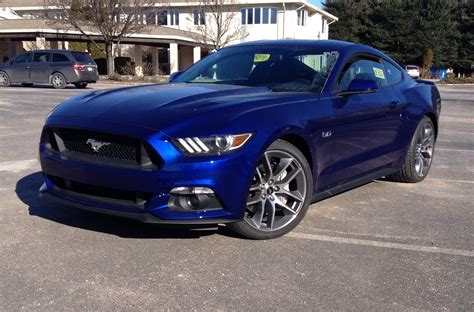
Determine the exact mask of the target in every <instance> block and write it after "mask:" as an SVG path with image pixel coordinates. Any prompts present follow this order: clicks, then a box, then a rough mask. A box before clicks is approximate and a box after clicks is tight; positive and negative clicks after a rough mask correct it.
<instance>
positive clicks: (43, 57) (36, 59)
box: [33, 52, 51, 63]
mask: <svg viewBox="0 0 474 312" xmlns="http://www.w3.org/2000/svg"><path fill="white" fill-rule="evenodd" d="M47 62H51V53H44V52H36V53H35V55H34V56H33V63H47Z"/></svg>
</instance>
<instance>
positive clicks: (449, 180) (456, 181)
mask: <svg viewBox="0 0 474 312" xmlns="http://www.w3.org/2000/svg"><path fill="white" fill-rule="evenodd" d="M428 181H433V182H449V183H467V184H474V181H468V180H451V179H437V178H428Z"/></svg>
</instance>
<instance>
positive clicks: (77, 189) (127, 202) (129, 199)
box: [47, 175, 153, 209]
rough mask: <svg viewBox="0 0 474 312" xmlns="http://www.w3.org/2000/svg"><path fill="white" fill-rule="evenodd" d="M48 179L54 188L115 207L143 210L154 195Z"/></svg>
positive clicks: (54, 178)
mask: <svg viewBox="0 0 474 312" xmlns="http://www.w3.org/2000/svg"><path fill="white" fill-rule="evenodd" d="M47 177H48V179H49V180H50V181H51V182H52V183H53V184H54V186H56V187H57V188H59V189H61V190H63V191H67V192H70V193H73V194H75V195H76V196H77V195H79V196H82V197H87V198H90V199H94V200H98V201H102V202H107V203H112V204H114V205H122V206H128V207H134V208H140V209H143V208H144V206H145V204H146V202H147V201H148V200H149V199H150V198H151V197H152V196H153V194H152V193H144V192H134V191H127V190H119V189H114V188H108V187H102V186H96V185H90V184H84V183H79V182H76V181H71V180H67V179H63V178H60V177H56V176H53V175H47Z"/></svg>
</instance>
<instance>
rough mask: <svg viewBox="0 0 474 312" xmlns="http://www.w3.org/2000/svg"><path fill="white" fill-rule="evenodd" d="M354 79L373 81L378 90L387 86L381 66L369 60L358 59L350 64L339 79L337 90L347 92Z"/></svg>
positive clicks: (383, 69)
mask: <svg viewBox="0 0 474 312" xmlns="http://www.w3.org/2000/svg"><path fill="white" fill-rule="evenodd" d="M354 79H372V80H375V82H376V83H377V85H378V87H379V88H382V87H385V86H386V85H387V77H386V74H385V68H384V66H383V64H381V63H379V62H376V61H372V60H369V59H362V58H360V59H357V60H355V61H354V62H353V63H352V64H350V65H349V67H348V68H347V69H346V71H345V72H344V74H343V75H342V77H341V78H340V80H339V85H338V88H337V90H338V91H345V90H347V89H348V88H349V85H350V84H351V82H352V80H354Z"/></svg>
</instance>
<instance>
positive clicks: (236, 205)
mask: <svg viewBox="0 0 474 312" xmlns="http://www.w3.org/2000/svg"><path fill="white" fill-rule="evenodd" d="M440 108H441V101H440V96H439V92H438V90H437V88H436V87H435V86H434V85H433V84H431V83H429V82H424V81H414V80H412V79H411V78H410V77H408V76H407V74H406V73H405V72H404V70H403V69H402V68H401V67H400V66H399V65H397V64H396V63H395V62H394V61H393V60H392V59H390V58H389V57H388V56H386V55H385V54H383V53H381V52H380V51H377V50H375V49H373V48H370V47H367V46H362V45H356V44H352V43H347V42H338V41H262V42H250V43H245V44H240V45H236V46H232V47H228V48H224V49H222V50H220V51H218V52H216V53H214V54H212V55H210V56H208V57H206V58H205V59H203V60H201V61H200V62H198V63H197V64H195V65H193V66H192V67H190V68H189V69H188V70H186V71H185V72H182V73H177V74H175V75H173V76H172V78H171V82H170V83H167V84H158V85H146V86H139V87H129V88H123V89H118V90H105V91H94V92H90V93H84V94H82V95H79V96H77V97H75V98H72V99H69V100H67V101H66V102H64V103H62V104H61V105H59V106H58V107H56V108H55V109H54V110H53V111H52V112H51V113H50V114H49V116H48V118H47V121H46V125H45V126H44V129H43V133H42V137H41V143H40V159H41V166H42V170H43V172H44V179H45V182H44V184H43V186H42V187H41V189H40V192H41V194H42V195H49V196H52V197H54V198H56V199H59V200H62V201H63V202H65V203H67V204H69V205H72V206H78V207H80V208H83V209H89V210H93V211H98V212H102V213H108V214H112V215H118V216H124V217H130V218H134V219H137V220H140V221H143V222H151V223H189V224H198V223H214V224H217V223H227V224H228V226H229V227H230V228H231V229H233V230H235V231H236V232H238V233H240V234H242V235H244V236H246V237H249V238H255V239H267V238H274V237H278V236H281V235H283V234H285V233H287V232H289V231H290V230H292V229H293V228H294V227H295V226H297V224H298V223H299V222H300V221H301V219H302V218H303V217H304V215H305V213H306V211H307V209H308V206H309V205H310V203H312V202H314V201H317V200H320V199H322V198H325V197H328V196H331V195H334V194H336V193H339V192H342V191H345V190H347V189H350V188H353V187H356V186H358V185H361V184H363V183H367V182H369V181H371V180H373V179H377V178H380V177H383V176H386V177H389V178H390V179H392V180H395V181H403V182H419V181H421V180H423V179H424V178H425V177H426V175H427V174H428V171H429V169H430V165H431V161H432V158H433V151H434V146H435V141H436V136H437V129H438V118H439V113H440Z"/></svg>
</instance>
